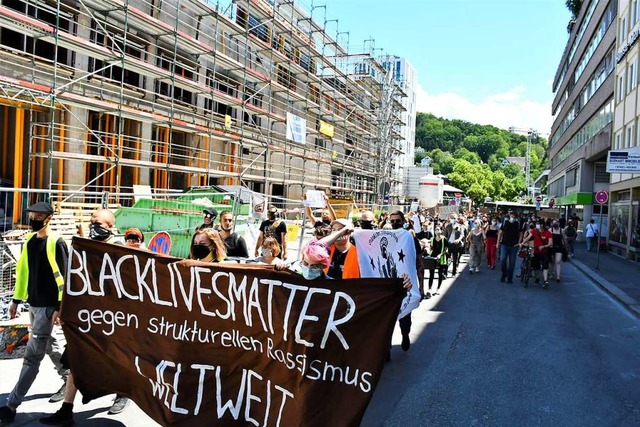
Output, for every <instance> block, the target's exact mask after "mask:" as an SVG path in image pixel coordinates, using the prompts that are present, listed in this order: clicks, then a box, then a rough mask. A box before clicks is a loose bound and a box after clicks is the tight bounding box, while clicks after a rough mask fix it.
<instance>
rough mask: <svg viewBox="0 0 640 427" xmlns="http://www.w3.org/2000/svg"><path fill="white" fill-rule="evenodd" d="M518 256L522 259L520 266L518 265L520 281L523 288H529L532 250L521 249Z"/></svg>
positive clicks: (531, 270)
mask: <svg viewBox="0 0 640 427" xmlns="http://www.w3.org/2000/svg"><path fill="white" fill-rule="evenodd" d="M518 256H519V257H520V258H522V264H521V265H520V281H521V282H522V286H523V287H525V288H526V287H527V286H529V279H531V274H532V272H533V269H532V268H531V260H532V258H533V250H532V249H531V248H522V249H520V251H519V252H518Z"/></svg>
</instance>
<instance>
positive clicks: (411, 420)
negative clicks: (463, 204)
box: [362, 257, 640, 426]
mask: <svg viewBox="0 0 640 427" xmlns="http://www.w3.org/2000/svg"><path fill="white" fill-rule="evenodd" d="M465 259H466V257H465ZM518 265H519V261H518ZM563 270H564V271H563V277H562V282H561V283H559V284H558V283H556V282H555V281H552V282H551V286H550V287H549V289H548V290H543V289H542V288H541V287H538V286H531V285H530V286H529V288H527V289H524V288H523V287H522V286H521V284H520V282H519V279H516V278H514V283H513V284H511V285H510V284H506V283H500V281H499V279H500V272H499V270H498V269H496V270H494V271H490V270H488V269H484V270H483V271H482V272H481V273H480V274H474V275H470V274H469V273H468V271H467V270H466V269H465V270H463V273H462V274H460V275H458V276H457V277H456V278H455V280H451V279H450V280H447V281H446V282H445V284H446V285H447V287H446V289H445V292H443V293H442V295H441V296H439V297H436V298H432V299H430V300H428V301H423V303H422V305H421V306H420V308H419V309H418V310H417V311H414V312H413V319H414V323H413V328H412V341H413V345H412V347H411V349H410V350H409V352H408V353H405V354H403V353H402V351H401V350H400V349H399V348H394V351H393V353H392V359H393V360H392V362H391V363H389V364H388V366H387V367H386V368H385V370H384V372H383V376H382V380H381V383H380V384H379V386H378V389H377V390H376V394H375V396H374V398H373V400H372V402H371V404H370V405H369V409H368V412H367V414H366V416H365V419H364V422H363V424H362V425H364V426H379V425H384V426H415V425H424V426H470V425H483V426H515V425H519V426H542V425H545V426H549V425H559V426H578V425H579V426H632V425H635V426H637V425H640V405H639V404H638V403H639V402H640V387H639V386H640V378H639V377H640V368H639V365H638V362H637V361H638V358H639V357H640V346H639V345H638V344H639V343H640V320H638V319H637V318H635V317H633V316H632V315H630V314H629V313H628V312H627V311H626V310H625V309H624V308H623V307H621V306H620V305H619V304H618V303H617V302H615V301H614V300H612V299H611V298H610V297H609V296H607V295H606V294H605V293H604V292H603V291H601V290H600V289H599V288H597V286H596V285H595V284H593V283H592V282H590V281H589V280H588V279H586V277H585V276H584V275H583V274H582V273H581V272H580V271H578V270H577V269H576V268H575V267H574V266H573V265H572V264H570V263H565V264H564V265H563ZM443 286H444V285H443ZM394 344H399V335H398V336H396V337H395V340H394ZM394 347H396V346H394Z"/></svg>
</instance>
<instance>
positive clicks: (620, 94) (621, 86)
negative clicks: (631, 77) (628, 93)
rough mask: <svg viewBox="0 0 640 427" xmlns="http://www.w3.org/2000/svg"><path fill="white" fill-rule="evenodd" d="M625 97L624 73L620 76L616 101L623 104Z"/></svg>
mask: <svg viewBox="0 0 640 427" xmlns="http://www.w3.org/2000/svg"><path fill="white" fill-rule="evenodd" d="M624 95H625V94H624V72H622V73H621V74H620V75H619V76H618V96H617V97H616V101H617V102H622V100H623V99H624Z"/></svg>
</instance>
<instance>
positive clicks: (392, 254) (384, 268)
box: [353, 230, 420, 319]
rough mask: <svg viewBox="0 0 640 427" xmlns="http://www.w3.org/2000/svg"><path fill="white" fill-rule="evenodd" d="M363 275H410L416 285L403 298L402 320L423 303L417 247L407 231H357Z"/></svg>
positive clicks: (399, 316)
mask: <svg viewBox="0 0 640 427" xmlns="http://www.w3.org/2000/svg"><path fill="white" fill-rule="evenodd" d="M353 238H354V240H355V242H356V247H357V248H358V264H359V267H360V277H386V278H392V277H402V275H403V274H405V273H406V274H407V275H408V276H409V279H410V280H411V283H412V284H413V286H412V287H411V291H410V292H408V293H407V296H406V297H405V298H404V300H403V301H402V305H401V306H400V314H399V315H398V319H400V318H403V317H404V316H406V315H407V314H409V313H410V312H411V310H413V309H414V308H416V307H418V306H419V305H420V287H419V286H418V272H417V270H416V247H415V246H414V243H413V236H412V235H411V233H409V232H408V231H406V230H356V231H355V233H354V234H353Z"/></svg>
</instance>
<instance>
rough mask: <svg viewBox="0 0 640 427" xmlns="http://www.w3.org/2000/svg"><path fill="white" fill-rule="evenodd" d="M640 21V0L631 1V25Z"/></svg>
mask: <svg viewBox="0 0 640 427" xmlns="http://www.w3.org/2000/svg"><path fill="white" fill-rule="evenodd" d="M636 22H638V0H633V1H632V2H631V27H633V26H634V25H636Z"/></svg>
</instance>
